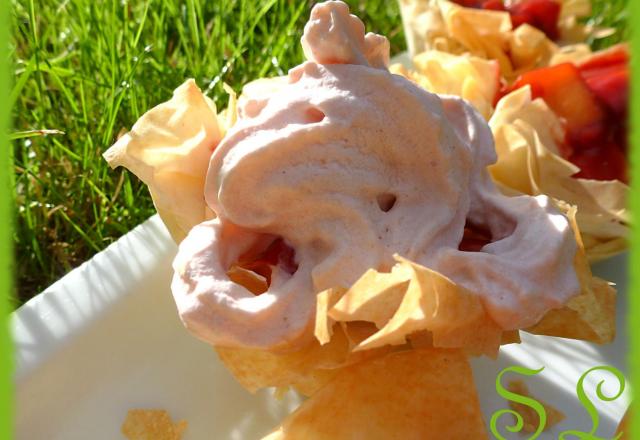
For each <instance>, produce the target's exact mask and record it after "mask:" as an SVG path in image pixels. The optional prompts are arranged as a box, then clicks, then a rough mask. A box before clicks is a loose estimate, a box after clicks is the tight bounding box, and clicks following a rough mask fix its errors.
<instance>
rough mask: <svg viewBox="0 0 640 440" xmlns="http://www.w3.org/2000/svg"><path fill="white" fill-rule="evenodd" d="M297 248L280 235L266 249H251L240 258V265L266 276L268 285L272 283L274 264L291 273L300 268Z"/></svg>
mask: <svg viewBox="0 0 640 440" xmlns="http://www.w3.org/2000/svg"><path fill="white" fill-rule="evenodd" d="M295 255H296V252H295V250H294V249H293V248H292V247H291V246H289V245H288V244H286V243H285V242H284V240H283V239H282V238H281V237H279V238H276V239H275V240H274V241H272V242H271V244H269V246H267V248H266V249H264V250H261V251H257V250H256V249H250V250H249V251H248V252H246V253H244V254H243V255H241V256H240V258H239V259H238V263H237V264H238V266H240V267H242V268H243V269H247V270H250V271H252V272H255V273H257V274H258V275H260V276H262V277H264V278H265V279H266V281H267V285H271V274H272V272H273V267H274V266H279V267H281V268H282V269H283V270H284V271H285V272H287V273H289V274H293V273H295V271H296V270H298V264H297V263H296V262H295Z"/></svg>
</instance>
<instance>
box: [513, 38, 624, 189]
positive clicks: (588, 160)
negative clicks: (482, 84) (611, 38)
mask: <svg viewBox="0 0 640 440" xmlns="http://www.w3.org/2000/svg"><path fill="white" fill-rule="evenodd" d="M525 85H529V86H530V87H531V94H532V97H533V98H542V99H544V101H545V102H546V103H547V105H549V107H550V108H551V109H552V110H553V111H554V112H555V113H556V114H557V115H558V116H559V117H561V118H562V119H563V120H564V121H565V127H566V136H565V139H564V140H563V143H562V145H561V146H560V154H561V156H562V157H564V158H565V159H567V160H569V161H570V162H572V163H573V164H575V165H577V166H578V167H580V172H579V173H577V174H576V175H575V177H581V178H585V179H595V180H614V179H617V180H620V181H623V182H627V175H626V168H627V166H626V151H627V137H626V133H627V108H628V96H629V95H628V88H629V54H628V51H627V49H626V47H624V46H617V47H614V48H612V49H609V50H607V51H603V52H602V53H599V54H595V55H594V56H592V57H590V58H589V60H588V61H586V62H584V63H582V64H580V65H574V64H572V63H563V64H558V65H555V66H551V67H545V68H542V69H537V70H533V71H530V72H527V73H524V74H523V75H521V76H520V77H519V78H518V79H517V80H516V81H515V82H514V83H513V84H512V85H511V86H508V87H506V88H504V89H503V91H502V93H501V96H504V95H506V94H507V93H509V92H511V91H513V90H515V89H518V88H520V87H523V86H525Z"/></svg>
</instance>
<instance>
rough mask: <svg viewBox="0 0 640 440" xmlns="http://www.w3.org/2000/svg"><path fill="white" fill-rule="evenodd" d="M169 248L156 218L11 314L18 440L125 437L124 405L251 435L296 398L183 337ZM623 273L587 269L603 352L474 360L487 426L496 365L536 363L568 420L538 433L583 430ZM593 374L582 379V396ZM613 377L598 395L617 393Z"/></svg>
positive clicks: (537, 352) (547, 393)
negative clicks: (278, 394) (595, 283)
mask: <svg viewBox="0 0 640 440" xmlns="http://www.w3.org/2000/svg"><path fill="white" fill-rule="evenodd" d="M175 250H176V247H175V245H174V244H173V242H172V241H171V239H170V238H169V235H168V233H167V231H166V230H165V228H164V226H163V225H162V223H161V222H160V220H159V218H158V217H157V216H155V217H153V218H152V219H150V220H149V221H147V222H146V223H144V224H143V225H141V226H139V227H137V228H136V229H134V230H133V231H132V232H130V233H129V234H127V235H126V236H124V237H123V238H121V239H120V240H118V242H116V243H114V244H113V245H111V246H110V247H109V248H108V249H106V250H105V251H103V252H101V253H100V254H98V255H96V256H95V257H94V258H93V259H92V260H90V261H89V262H87V263H85V264H84V265H82V266H81V267H80V268H78V269H76V270H74V271H73V272H71V273H70V274H69V275H67V276H66V277H65V278H63V279H62V280H60V281H59V282H57V283H55V284H54V285H52V286H51V287H50V288H48V289H47V290H46V291H45V292H44V294H42V295H39V296H37V297H36V298H34V299H33V300H31V301H29V302H28V303H27V304H25V305H24V306H22V307H21V308H20V309H19V310H17V311H16V312H15V313H14V314H13V317H12V330H13V337H14V341H15V346H16V355H17V366H16V368H17V372H16V378H15V381H16V401H17V405H16V434H17V435H16V438H17V439H25V440H40V439H42V440H45V439H46V440H56V439H59V440H62V439H64V440H74V439H78V440H81V439H82V440H85V439H94V440H99V439H109V440H113V439H119V438H123V437H122V435H121V434H120V426H121V424H122V422H123V420H124V418H125V415H126V413H127V410H129V409H131V408H162V409H166V410H168V411H169V412H170V414H171V415H172V417H173V418H174V420H176V419H184V420H186V421H187V422H188V424H189V426H188V430H187V432H186V434H185V436H184V438H185V440H189V439H192V440H193V439H257V438H260V437H261V436H262V435H264V434H266V433H267V432H268V431H269V430H270V429H271V428H272V427H274V426H275V425H277V423H278V421H279V420H281V419H282V418H283V417H284V415H285V414H286V413H288V412H289V411H291V410H292V409H293V408H294V407H295V406H296V405H297V404H298V403H299V401H300V400H299V398H298V397H297V396H296V395H294V394H293V393H292V394H289V395H287V396H286V398H285V399H284V400H283V401H280V402H279V401H276V400H275V399H273V398H272V395H271V391H270V390H265V391H263V392H260V393H258V394H257V395H251V394H249V393H248V392H246V391H245V390H244V389H243V388H241V387H240V386H239V385H238V384H237V383H235V381H234V380H233V378H232V377H231V375H230V374H229V373H228V372H227V371H226V370H225V368H224V367H223V366H222V365H221V363H220V362H219V361H218V359H217V357H216V355H215V353H214V352H213V350H212V349H211V348H209V347H208V346H207V345H205V344H203V343H201V342H199V341H197V340H195V339H194V338H192V337H191V336H189V335H188V334H187V332H186V330H185V329H184V328H183V327H182V325H181V323H180V321H179V320H178V317H177V314H176V311H175V306H174V304H173V300H172V297H171V293H170V290H169V282H170V278H171V266H170V264H171V260H172V257H173V255H174V253H175ZM625 267H626V257H618V258H614V259H611V260H609V261H608V262H606V263H603V264H600V265H598V267H597V268H596V272H597V273H598V274H599V275H601V276H603V277H605V278H608V279H610V280H614V281H616V282H617V283H618V289H619V296H618V336H617V338H616V341H615V343H613V344H611V345H608V346H603V347H600V346H596V345H593V344H588V343H584V342H579V341H570V340H563V339H559V338H549V337H536V336H528V335H525V337H524V338H523V343H522V344H520V345H510V346H505V347H503V349H502V350H501V354H500V357H499V358H498V360H497V361H491V360H488V359H476V360H475V361H474V374H475V377H476V383H477V385H478V389H479V392H480V398H481V403H482V409H483V412H484V414H485V420H487V422H488V420H489V418H490V416H491V414H492V413H493V412H494V411H495V410H497V409H501V408H505V407H506V403H505V401H504V400H503V399H501V398H499V397H498V396H497V394H496V392H495V387H494V382H495V378H496V375H497V373H498V372H499V371H500V370H501V369H502V368H504V367H505V366H510V365H524V366H527V367H529V368H540V367H542V366H544V367H545V370H544V371H543V372H542V373H541V374H540V375H539V377H536V378H534V379H532V380H527V383H528V384H529V388H530V390H531V392H532V393H533V394H534V395H536V396H537V397H540V398H541V399H543V400H545V401H547V402H551V403H553V404H554V405H555V406H557V407H558V408H560V409H562V411H563V412H564V413H565V414H566V415H567V419H566V420H565V421H564V422H563V423H561V424H560V425H559V426H558V428H556V429H554V430H552V431H550V432H548V433H546V434H545V436H543V437H541V438H549V439H551V438H557V433H558V432H559V431H561V430H565V429H576V428H579V429H581V430H584V431H589V430H590V428H591V423H590V421H589V418H588V416H587V414H586V412H585V411H584V410H583V409H582V407H581V406H580V404H579V402H578V400H577V398H576V393H575V386H576V382H577V380H578V378H579V376H580V375H581V374H582V373H583V372H584V371H586V370H587V369H589V368H591V367H593V366H597V365H611V366H614V367H616V368H618V369H620V370H622V371H623V372H626V368H625V358H626V353H627V348H626V347H627V337H626V332H625V329H626V327H625V316H626V313H625V309H626V307H625V304H626V291H627V289H626V286H627V284H626V281H625V280H626V274H625V270H624V269H625ZM598 377H599V376H598V375H594V377H591V379H590V380H587V386H586V388H587V389H588V390H590V392H589V394H590V395H593V390H594V389H595V385H596V383H597V379H598ZM611 379H612V378H611V377H608V378H607V382H606V384H605V391H607V389H608V390H609V391H612V390H613V391H615V387H616V382H615V380H611ZM608 387H609V388H608ZM627 404H628V394H627V393H626V392H625V394H624V395H623V396H622V397H621V398H619V399H618V400H616V401H614V402H610V403H602V402H599V403H597V404H596V406H597V408H598V410H599V412H600V414H601V422H600V429H599V430H598V433H599V434H601V436H602V437H604V438H609V437H610V436H611V434H612V433H613V431H614V430H615V427H616V426H617V423H618V421H619V419H620V418H621V416H622V414H623V412H624V410H625V409H626V406H627ZM506 418H507V417H505V419H506ZM504 422H506V420H503V423H502V426H504ZM503 432H504V431H503ZM513 438H519V437H513ZM520 438H522V437H520Z"/></svg>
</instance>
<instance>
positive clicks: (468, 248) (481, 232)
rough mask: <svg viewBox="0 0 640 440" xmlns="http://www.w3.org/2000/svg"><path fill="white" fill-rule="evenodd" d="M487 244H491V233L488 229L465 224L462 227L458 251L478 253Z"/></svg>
mask: <svg viewBox="0 0 640 440" xmlns="http://www.w3.org/2000/svg"><path fill="white" fill-rule="evenodd" d="M489 243H491V232H490V231H489V230H488V229H486V228H483V227H481V226H476V225H473V224H471V223H469V222H467V223H466V224H465V225H464V235H463V236H462V241H461V242H460V244H459V245H458V249H459V250H461V251H465V252H479V251H480V249H482V248H483V247H484V246H485V245H487V244H489Z"/></svg>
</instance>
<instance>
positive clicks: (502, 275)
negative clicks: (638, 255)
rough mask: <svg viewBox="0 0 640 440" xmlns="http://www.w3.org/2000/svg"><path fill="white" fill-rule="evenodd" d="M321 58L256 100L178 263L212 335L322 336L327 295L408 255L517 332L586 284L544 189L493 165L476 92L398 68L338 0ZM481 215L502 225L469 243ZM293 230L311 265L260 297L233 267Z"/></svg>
mask: <svg viewBox="0 0 640 440" xmlns="http://www.w3.org/2000/svg"><path fill="white" fill-rule="evenodd" d="M302 46H303V48H304V53H305V55H306V58H307V61H306V62H304V63H302V64H301V65H299V66H297V67H295V68H293V69H291V70H290V72H289V74H288V78H287V81H281V82H280V83H279V84H278V86H277V87H274V89H273V91H270V92H269V93H266V94H264V93H263V94H262V95H260V96H258V97H252V96H246V97H245V98H244V99H242V100H241V104H240V108H239V111H238V114H239V119H238V121H237V123H236V124H235V125H234V126H233V127H232V128H231V129H230V130H229V131H228V133H227V134H226V136H225V138H224V139H223V140H222V142H221V143H220V144H219V145H218V147H217V149H216V150H215V151H214V153H213V155H212V156H211V160H210V164H209V169H208V174H207V180H206V189H205V197H206V201H207V203H208V205H209V207H210V208H211V209H212V210H213V211H215V213H216V215H217V217H216V218H215V219H214V220H210V221H206V222H204V223H201V224H200V225H198V226H196V227H194V228H193V229H192V230H191V232H190V233H189V234H188V236H187V237H186V239H184V241H183V242H182V243H181V245H180V248H179V252H178V255H177V257H176V259H175V262H174V269H175V275H174V279H173V284H172V290H173V294H174V297H175V300H176V303H177V306H178V309H179V312H180V316H181V318H182V320H183V322H184V323H185V325H186V326H187V327H188V329H189V330H190V331H191V332H193V333H194V334H195V335H196V336H197V337H199V338H201V339H202V340H204V341H206V342H208V343H210V344H214V345H223V346H233V347H253V348H262V349H281V348H286V347H294V346H296V344H297V343H303V342H304V341H306V340H308V339H309V338H311V337H312V334H313V331H312V326H313V320H314V316H315V314H314V313H315V302H316V294H317V293H318V292H320V291H322V290H324V289H327V288H331V287H336V286H342V287H348V286H350V285H351V284H353V283H354V282H355V281H356V280H357V279H358V278H359V277H360V276H361V275H362V274H363V273H364V272H365V271H366V270H367V269H369V268H375V269H378V270H389V269H390V268H391V267H392V266H393V264H394V260H393V255H394V254H396V253H397V254H399V255H401V256H403V257H405V258H408V259H411V260H413V261H415V262H417V263H419V264H421V265H424V266H426V267H429V268H431V269H434V270H436V271H438V272H440V273H442V274H444V275H445V276H447V277H449V278H450V279H452V280H453V281H454V282H456V283H458V284H459V285H461V286H463V287H465V288H467V289H469V290H471V291H472V292H475V293H476V294H477V295H479V296H480V298H481V300H482V303H483V305H484V307H485V309H486V311H487V312H488V314H489V315H490V317H491V318H492V319H493V320H494V321H495V322H496V323H497V324H498V325H500V326H501V327H502V328H503V329H505V330H512V329H520V328H525V327H528V326H531V325H533V324H535V323H536V322H537V321H539V320H540V319H541V317H542V316H543V315H544V314H545V313H546V312H547V311H548V310H550V309H553V308H558V307H561V306H562V305H563V304H565V303H566V302H567V300H568V299H570V298H571V297H572V296H574V295H576V294H578V293H579V290H580V286H579V283H578V280H577V277H576V273H575V270H574V267H573V260H574V256H575V253H576V249H577V245H576V242H575V239H574V235H573V232H572V229H571V227H570V224H569V222H568V220H567V218H566V217H565V216H563V215H562V214H561V213H560V212H559V211H558V210H557V209H556V208H555V207H554V206H553V205H552V203H551V202H550V200H549V199H548V198H547V197H545V196H537V197H529V196H519V197H506V196H504V195H502V194H501V193H500V192H499V191H498V190H497V189H496V187H495V186H494V184H493V183H492V181H491V179H490V177H489V174H488V173H487V170H486V168H487V166H488V165H490V164H492V163H494V162H495V161H496V153H495V150H494V143H493V138H492V135H491V131H490V129H489V127H488V125H487V124H486V122H484V120H483V118H482V117H481V116H480V115H479V114H478V113H477V112H476V111H475V110H474V109H473V108H472V107H471V106H470V105H468V104H467V103H466V102H465V101H463V100H461V99H459V98H456V97H450V96H438V95H435V94H432V93H428V92H426V91H425V90H422V89H420V88H419V87H418V86H417V85H415V84H413V83H412V82H410V81H408V80H406V79H404V78H402V77H400V76H397V75H393V74H391V73H389V71H388V70H387V65H388V60H389V43H388V41H387V39H386V38H384V37H382V36H380V35H376V34H372V33H368V34H366V35H365V33H364V25H363V24H362V22H361V21H360V20H359V19H358V18H357V17H355V16H353V15H350V14H349V10H348V7H347V6H346V5H345V4H344V3H342V2H339V1H329V2H325V3H321V4H318V5H316V6H315V7H314V8H313V10H312V12H311V19H310V20H309V22H308V23H307V25H306V26H305V29H304V36H303V37H302ZM466 223H470V224H474V225H477V226H481V227H483V228H486V229H488V230H490V232H491V236H492V242H491V243H490V244H487V245H486V246H484V247H483V248H482V249H481V250H480V251H479V252H464V251H461V250H458V246H459V244H460V242H461V240H462V238H463V231H464V226H465V224H466ZM274 237H281V238H283V239H284V241H285V242H286V243H287V244H288V245H289V246H291V247H292V248H293V249H294V251H295V261H296V263H297V270H296V271H295V272H294V273H293V274H291V273H290V271H287V270H283V269H282V268H281V267H278V266H276V267H274V271H273V275H272V279H271V284H270V286H269V288H268V290H267V291H266V292H265V293H262V294H260V295H255V294H253V293H251V292H250V291H249V290H247V289H246V288H245V287H243V286H242V285H240V284H237V283H234V282H233V281H231V280H230V279H229V276H228V275H227V271H228V269H229V268H230V267H231V265H232V264H234V263H235V262H236V261H237V260H238V258H239V257H240V255H242V254H243V253H245V252H246V251H247V250H248V249H250V248H255V247H256V246H258V247H259V246H264V247H266V246H267V245H268V244H269V242H271V241H272V240H273V239H274Z"/></svg>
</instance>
